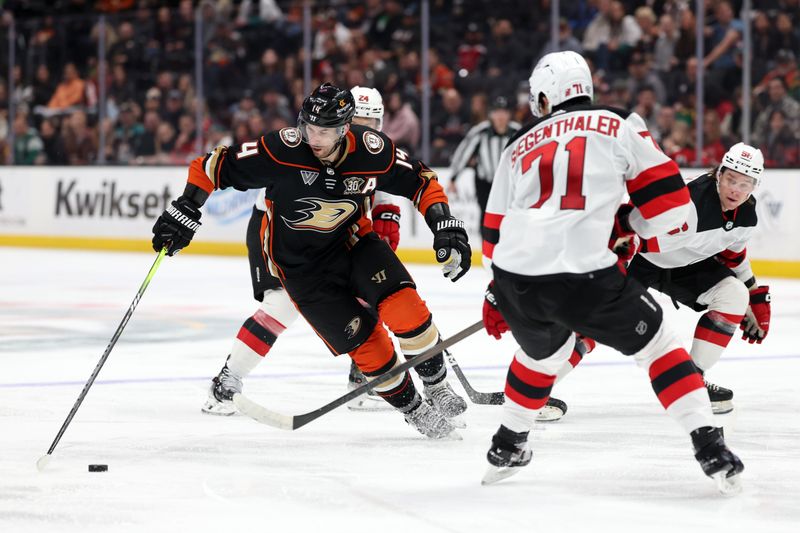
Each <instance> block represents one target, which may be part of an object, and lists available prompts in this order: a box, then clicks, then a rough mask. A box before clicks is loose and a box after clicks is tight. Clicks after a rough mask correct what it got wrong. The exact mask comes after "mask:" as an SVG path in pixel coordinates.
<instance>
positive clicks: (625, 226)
mask: <svg viewBox="0 0 800 533" xmlns="http://www.w3.org/2000/svg"><path fill="white" fill-rule="evenodd" d="M631 211H633V206H632V205H630V204H623V205H621V206H620V207H619V209H618V210H617V220H619V225H620V227H621V228H622V230H623V231H627V232H630V233H634V231H633V228H632V227H631V223H630V222H629V221H628V218H629V217H630V215H631Z"/></svg>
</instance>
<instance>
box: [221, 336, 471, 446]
mask: <svg viewBox="0 0 800 533" xmlns="http://www.w3.org/2000/svg"><path fill="white" fill-rule="evenodd" d="M481 328H483V321H482V320H479V321H477V322H475V323H474V324H472V325H471V326H469V327H467V328H466V329H463V330H461V331H459V332H458V333H456V334H455V335H453V336H452V337H449V338H447V339H445V340H443V341H441V342H439V343H438V344H437V345H436V346H432V347H431V348H429V349H427V350H425V351H424V352H422V353H421V354H419V355H415V356H414V357H412V358H411V359H409V360H407V361H406V362H405V363H403V364H401V365H398V366H396V367H394V368H393V369H391V370H390V371H388V372H386V373H385V374H383V375H381V376H380V377H378V378H375V379H374V380H372V381H370V382H368V383H365V384H364V385H361V386H360V387H358V388H357V389H353V390H351V391H350V392H348V393H347V394H345V395H344V396H340V397H339V398H337V399H335V400H333V401H332V402H330V403H328V404H325V405H323V406H322V407H320V408H319V409H315V410H314V411H310V412H308V413H305V414H302V415H294V416H291V415H283V414H280V413H276V412H275V411H270V410H269V409H267V408H266V407H263V406H261V405H259V404H257V403H256V402H254V401H252V400H250V399H249V398H247V396H244V395H243V394H241V393H236V394H234V395H233V403H234V404H235V405H236V407H237V409H239V412H241V413H242V414H244V415H247V416H249V417H250V418H252V419H253V420H255V421H256V422H261V423H262V424H267V425H269V426H272V427H276V428H278V429H286V430H289V431H292V430H295V429H298V428H301V427H303V426H305V425H306V424H308V423H309V422H312V421H314V420H316V419H317V418H319V417H321V416H322V415H324V414H326V413H329V412H331V411H333V410H334V409H336V408H337V407H339V406H341V405H344V404H346V403H347V402H349V401H350V400H352V399H353V398H356V397H357V396H360V395H362V394H364V393H366V392H369V391H371V390H372V389H374V388H375V387H377V386H379V385H381V384H382V383H386V382H387V381H389V380H390V379H392V378H394V377H396V376H399V375H400V374H402V373H403V372H405V371H406V370H408V369H409V368H411V367H412V366H417V365H418V364H420V363H424V362H425V361H427V360H428V359H431V358H433V357H435V356H436V355H437V354H439V353H440V352H442V351H444V350H446V349H447V348H449V347H450V346H452V345H454V344H455V343H457V342H459V341H462V340H464V339H466V338H467V337H469V336H470V335H472V334H473V333H475V332H476V331H478V330H479V329H481Z"/></svg>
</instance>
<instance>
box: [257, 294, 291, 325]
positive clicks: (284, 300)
mask: <svg viewBox="0 0 800 533" xmlns="http://www.w3.org/2000/svg"><path fill="white" fill-rule="evenodd" d="M256 315H259V318H256V320H258V321H259V322H262V321H263V322H264V325H265V327H267V328H273V329H274V328H280V331H278V332H276V335H278V334H280V333H281V332H283V330H284V329H286V328H288V327H289V326H291V325H292V323H293V322H294V321H295V320H297V317H298V315H299V313H298V312H297V308H296V307H295V306H294V303H292V300H291V298H289V294H288V293H287V292H286V290H284V289H273V290H268V291H264V299H263V300H262V301H261V305H260V309H259V312H257V313H256ZM254 316H255V315H254Z"/></svg>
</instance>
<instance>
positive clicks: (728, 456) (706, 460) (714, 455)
mask: <svg viewBox="0 0 800 533" xmlns="http://www.w3.org/2000/svg"><path fill="white" fill-rule="evenodd" d="M691 437H692V443H693V444H694V451H695V454H694V458H695V459H697V462H698V463H700V467H701V468H702V469H703V472H705V474H706V475H707V476H708V477H710V478H711V479H713V480H714V482H715V483H716V484H717V488H718V489H719V491H720V492H722V493H723V494H734V493H737V492H739V491H741V490H742V485H741V479H740V477H739V474H740V473H741V472H742V470H744V464H742V461H741V460H740V459H739V458H738V457H736V455H735V454H734V453H733V452H732V451H731V450H730V449H729V448H728V446H727V445H726V444H725V438H724V435H723V432H722V428H713V427H710V426H705V427H702V428H700V429H696V430H694V431H692V433H691Z"/></svg>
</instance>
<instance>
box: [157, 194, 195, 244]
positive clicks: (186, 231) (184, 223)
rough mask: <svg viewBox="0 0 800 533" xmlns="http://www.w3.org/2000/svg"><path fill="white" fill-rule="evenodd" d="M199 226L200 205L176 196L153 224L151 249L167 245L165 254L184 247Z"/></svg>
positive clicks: (190, 240)
mask: <svg viewBox="0 0 800 533" xmlns="http://www.w3.org/2000/svg"><path fill="white" fill-rule="evenodd" d="M199 227H200V207H199V206H198V205H197V204H196V203H195V202H193V201H192V200H190V199H189V198H186V197H185V196H180V197H178V199H177V200H174V201H173V202H172V205H170V206H169V207H167V208H166V209H165V210H164V212H163V213H161V216H160V217H158V220H156V223H155V225H154V226H153V249H154V250H155V251H156V252H160V251H161V249H162V248H163V247H164V246H166V247H167V255H170V256H172V255H175V254H177V253H178V252H180V251H181V250H183V249H184V248H186V247H187V246H188V245H189V243H190V242H192V237H194V232H195V231H197V228H199Z"/></svg>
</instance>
